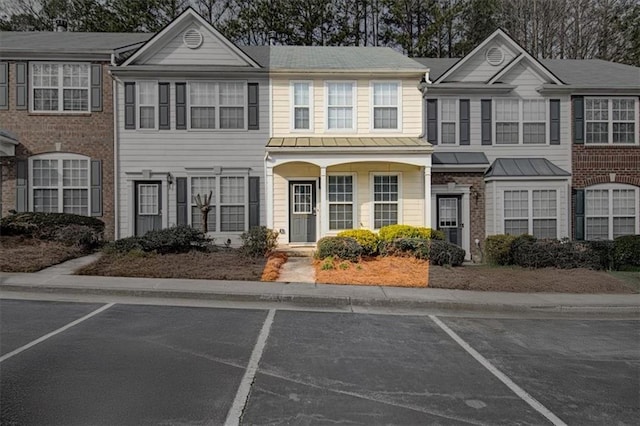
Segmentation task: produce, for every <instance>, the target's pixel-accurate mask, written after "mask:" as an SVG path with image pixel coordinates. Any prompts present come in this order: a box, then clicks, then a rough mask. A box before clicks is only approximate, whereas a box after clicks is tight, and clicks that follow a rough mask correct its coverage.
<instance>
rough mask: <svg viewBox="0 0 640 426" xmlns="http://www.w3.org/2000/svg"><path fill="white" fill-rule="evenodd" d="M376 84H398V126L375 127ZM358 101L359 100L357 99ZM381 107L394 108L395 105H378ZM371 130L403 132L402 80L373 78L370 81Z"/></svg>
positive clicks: (374, 131)
mask: <svg viewBox="0 0 640 426" xmlns="http://www.w3.org/2000/svg"><path fill="white" fill-rule="evenodd" d="M375 84H395V85H396V105H395V108H396V110H397V113H398V114H397V115H398V116H397V126H396V127H395V128H389V129H376V128H375V116H374V110H375V108H376V105H375V90H374V85H375ZM356 102H357V100H356ZM378 107H379V108H393V107H394V106H393V105H378ZM369 131H370V132H372V133H385V132H386V133H389V132H402V80H371V81H369Z"/></svg>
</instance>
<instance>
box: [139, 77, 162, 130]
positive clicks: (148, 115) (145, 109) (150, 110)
mask: <svg viewBox="0 0 640 426" xmlns="http://www.w3.org/2000/svg"><path fill="white" fill-rule="evenodd" d="M157 104H158V84H157V83H156V82H155V81H141V82H139V83H138V111H139V114H138V117H139V122H138V127H139V128H140V129H155V128H156V125H157V123H156V115H157V114H156V113H157V111H158V109H157Z"/></svg>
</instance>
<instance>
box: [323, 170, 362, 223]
mask: <svg viewBox="0 0 640 426" xmlns="http://www.w3.org/2000/svg"><path fill="white" fill-rule="evenodd" d="M331 176H351V188H352V190H351V203H347V202H337V201H335V202H330V201H329V177H331ZM321 202H322V203H326V204H327V209H326V211H327V215H326V216H327V217H326V218H322V222H323V224H326V230H327V232H329V233H332V232H335V233H337V232H340V231H345V230H347V229H359V228H360V220H359V217H360V216H359V212H358V204H359V203H358V173H356V172H327V199H326V200H321ZM331 204H340V205H345V204H351V210H352V215H353V220H352V224H351V225H352V226H351V228H345V229H331V226H330V225H331V222H330V220H329V215H330V214H331V213H330V211H329V210H330V209H329V206H330V205H331Z"/></svg>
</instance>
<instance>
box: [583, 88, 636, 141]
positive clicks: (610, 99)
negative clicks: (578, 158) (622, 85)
mask: <svg viewBox="0 0 640 426" xmlns="http://www.w3.org/2000/svg"><path fill="white" fill-rule="evenodd" d="M588 100H606V101H607V112H608V116H607V120H606V123H607V127H608V129H607V130H608V136H607V142H589V141H588V136H587V126H588V123H601V122H605V120H593V119H592V120H588V119H587V101H588ZM614 100H627V101H628V100H632V101H633V107H634V113H633V120H614V119H613V101H614ZM613 123H633V125H634V131H633V137H634V141H633V143H630V142H613ZM639 125H640V101H639V100H638V98H637V97H633V96H585V98H584V144H585V145H589V146H611V145H614V146H635V145H640V136H638V135H639V132H640V131H639V130H638V126H639Z"/></svg>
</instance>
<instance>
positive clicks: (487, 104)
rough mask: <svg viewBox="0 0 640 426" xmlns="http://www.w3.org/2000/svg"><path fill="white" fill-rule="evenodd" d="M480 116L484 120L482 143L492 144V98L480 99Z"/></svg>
mask: <svg viewBox="0 0 640 426" xmlns="http://www.w3.org/2000/svg"><path fill="white" fill-rule="evenodd" d="M480 117H481V121H482V145H491V143H492V141H491V99H482V100H481V101H480Z"/></svg>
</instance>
